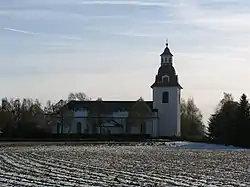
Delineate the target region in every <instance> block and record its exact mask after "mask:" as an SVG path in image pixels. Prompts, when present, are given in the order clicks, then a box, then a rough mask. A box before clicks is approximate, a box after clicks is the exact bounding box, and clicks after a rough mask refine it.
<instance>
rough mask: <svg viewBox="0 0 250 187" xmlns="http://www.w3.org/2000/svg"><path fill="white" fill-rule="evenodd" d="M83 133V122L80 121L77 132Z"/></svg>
mask: <svg viewBox="0 0 250 187" xmlns="http://www.w3.org/2000/svg"><path fill="white" fill-rule="evenodd" d="M81 133H82V124H81V123H80V122H78V123H77V134H81Z"/></svg>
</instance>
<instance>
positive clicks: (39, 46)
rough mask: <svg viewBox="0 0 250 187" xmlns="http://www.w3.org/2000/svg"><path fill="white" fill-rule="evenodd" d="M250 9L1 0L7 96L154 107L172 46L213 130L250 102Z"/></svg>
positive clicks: (180, 0)
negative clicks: (228, 105) (220, 115)
mask: <svg viewBox="0 0 250 187" xmlns="http://www.w3.org/2000/svg"><path fill="white" fill-rule="evenodd" d="M249 20H250V1H248V0H209V1H207V0H144V1H142V0H140V1H137V0H133V1H132V0H131V1H130V0H126V1H125V0H113V1H111V0H107V1H106V0H99V1H96V0H8V1H5V0H0V65H1V68H0V85H1V92H0V97H5V96H7V97H14V98H16V97H19V98H22V97H31V98H39V99H40V100H41V101H42V102H43V103H45V102H46V100H48V99H50V100H52V101H53V102H55V101H58V100H60V99H62V98H63V99H66V98H67V95H68V93H69V92H84V93H86V94H87V95H88V96H90V97H91V98H93V99H96V98H98V97H102V98H103V99H104V100H136V99H138V98H139V97H140V96H142V97H143V98H144V99H145V100H151V99H152V90H151V88H150V86H151V84H152V83H153V82H154V78H155V75H156V73H157V70H158V68H159V66H160V56H159V55H160V54H161V53H162V52H163V50H164V48H165V41H166V39H167V38H168V41H169V47H170V49H171V51H172V53H173V54H174V66H175V68H176V72H177V73H178V75H179V81H180V84H181V85H182V86H183V90H182V97H183V98H184V99H188V98H191V97H192V98H194V100H195V103H196V104H197V106H198V107H199V108H200V109H201V111H202V114H203V116H204V121H206V120H207V119H208V117H209V115H210V114H211V113H213V112H214V109H215V107H216V105H217V104H218V102H219V100H220V99H221V98H222V97H223V92H229V93H232V94H233V96H234V98H235V100H238V99H239V97H240V95H241V94H242V93H246V94H247V95H248V94H249V93H250V86H249V84H248V83H249V82H250V74H249V71H250V63H249V59H250V53H249V49H250V24H249Z"/></svg>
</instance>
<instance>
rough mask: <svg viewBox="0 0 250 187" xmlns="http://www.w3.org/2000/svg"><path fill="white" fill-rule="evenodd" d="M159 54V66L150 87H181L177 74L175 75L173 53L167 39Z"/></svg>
mask: <svg viewBox="0 0 250 187" xmlns="http://www.w3.org/2000/svg"><path fill="white" fill-rule="evenodd" d="M160 56H161V66H160V68H159V70H158V74H157V75H156V77H155V82H154V84H153V85H152V86H151V87H156V86H160V87H162V86H167V87H173V86H177V87H180V88H181V85H180V84H179V82H178V75H176V72H175V68H174V67H173V63H172V62H173V54H172V53H171V51H170V49H169V44H168V41H167V42H166V47H165V49H164V51H163V53H162V54H161V55H160Z"/></svg>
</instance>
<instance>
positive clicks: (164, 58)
mask: <svg viewBox="0 0 250 187" xmlns="http://www.w3.org/2000/svg"><path fill="white" fill-rule="evenodd" d="M172 61H173V55H172V53H171V51H170V49H169V47H168V41H167V42H166V48H165V49H164V51H163V53H162V54H161V65H167V64H172Z"/></svg>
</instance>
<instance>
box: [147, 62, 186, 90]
mask: <svg viewBox="0 0 250 187" xmlns="http://www.w3.org/2000/svg"><path fill="white" fill-rule="evenodd" d="M165 75H167V76H168V77H169V81H163V77H164V76H165ZM156 86H158V87H164V86H168V87H175V86H177V87H180V88H181V89H182V87H181V85H180V84H179V82H178V76H177V75H176V72H175V69H174V67H173V66H172V64H167V65H161V67H160V68H159V70H158V74H157V75H156V77H155V82H154V84H153V85H152V86H151V88H153V87H156Z"/></svg>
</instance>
